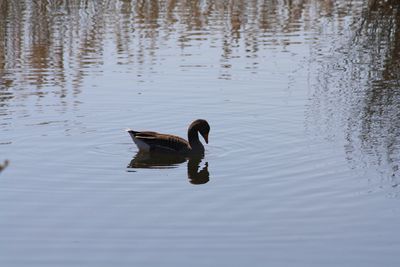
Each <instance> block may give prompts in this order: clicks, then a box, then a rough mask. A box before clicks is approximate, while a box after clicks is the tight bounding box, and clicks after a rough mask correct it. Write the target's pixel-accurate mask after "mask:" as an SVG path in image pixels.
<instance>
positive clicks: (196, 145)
mask: <svg viewBox="0 0 400 267" xmlns="http://www.w3.org/2000/svg"><path fill="white" fill-rule="evenodd" d="M188 139H189V144H190V146H191V148H192V150H193V151H194V152H200V153H204V146H203V144H202V143H201V142H200V140H199V131H198V130H197V129H195V128H189V130H188Z"/></svg>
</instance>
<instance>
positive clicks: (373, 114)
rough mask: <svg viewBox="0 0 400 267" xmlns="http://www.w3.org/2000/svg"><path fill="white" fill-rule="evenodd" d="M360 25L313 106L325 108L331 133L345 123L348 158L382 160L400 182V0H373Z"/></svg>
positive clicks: (324, 77)
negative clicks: (336, 126)
mask: <svg viewBox="0 0 400 267" xmlns="http://www.w3.org/2000/svg"><path fill="white" fill-rule="evenodd" d="M355 25H356V27H357V28H355V29H354V31H353V34H352V36H351V43H350V45H348V44H346V45H344V46H343V47H342V48H341V49H340V50H338V51H340V52H339V53H338V54H337V56H335V57H332V58H335V59H334V60H332V59H330V60H327V62H326V63H325V64H323V65H322V67H321V72H320V74H319V76H318V77H317V78H318V82H317V87H316V91H315V94H314V98H313V102H314V104H313V108H314V109H315V110H313V111H312V112H313V113H314V114H324V115H323V116H322V117H321V118H319V119H318V118H317V117H316V116H315V118H317V119H318V120H320V122H321V123H320V124H319V125H323V124H325V126H324V127H326V132H327V133H329V134H332V133H334V131H332V130H333V129H332V128H334V127H335V125H343V127H344V129H343V130H344V133H343V134H344V138H345V142H346V144H345V149H346V153H347V160H348V161H349V162H350V163H351V164H352V165H353V166H357V165H361V167H362V168H364V167H367V168H368V167H371V166H376V167H377V168H378V171H379V172H380V173H383V174H384V176H385V177H388V178H389V184H390V185H391V186H393V187H397V185H398V184H400V180H399V179H400V171H399V162H400V116H399V115H400V104H399V103H400V64H399V62H400V2H399V1H397V0H389V1H378V0H369V1H368V2H367V3H366V5H365V8H364V11H363V13H362V17H361V20H359V22H358V23H355ZM333 110H334V111H335V112H332V111H333ZM323 121H324V122H323ZM338 121H339V122H338ZM338 134H340V133H338ZM385 180H386V182H385V183H387V178H386V179H385Z"/></svg>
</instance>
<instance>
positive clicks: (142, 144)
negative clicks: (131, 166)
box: [127, 120, 210, 154]
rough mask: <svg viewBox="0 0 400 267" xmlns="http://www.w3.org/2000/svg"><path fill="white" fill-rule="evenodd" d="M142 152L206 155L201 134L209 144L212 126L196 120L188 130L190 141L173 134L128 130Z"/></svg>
mask: <svg viewBox="0 0 400 267" xmlns="http://www.w3.org/2000/svg"><path fill="white" fill-rule="evenodd" d="M127 132H128V133H129V135H130V136H131V137H132V140H133V142H135V144H136V145H137V147H138V148H139V150H140V151H148V152H150V151H157V152H167V153H178V154H204V146H203V144H202V143H201V142H200V140H199V135H198V133H200V134H201V135H202V136H203V138H204V140H205V141H206V143H208V133H209V132H210V126H209V125H208V123H207V121H205V120H195V121H194V122H192V124H190V126H189V129H188V140H189V141H186V140H185V139H183V138H182V137H179V136H176V135H172V134H162V133H157V132H149V131H134V130H131V129H129V130H127Z"/></svg>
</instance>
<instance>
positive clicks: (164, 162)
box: [128, 151, 210, 184]
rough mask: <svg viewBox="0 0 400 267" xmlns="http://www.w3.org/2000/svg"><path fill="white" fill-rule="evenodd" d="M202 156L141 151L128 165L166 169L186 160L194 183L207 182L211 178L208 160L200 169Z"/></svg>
mask: <svg viewBox="0 0 400 267" xmlns="http://www.w3.org/2000/svg"><path fill="white" fill-rule="evenodd" d="M202 159H203V158H202V157H189V158H186V157H183V156H181V155H178V154H172V155H171V154H165V153H155V152H143V151H139V152H138V153H137V154H136V155H135V156H134V158H133V159H132V160H131V162H130V163H129V165H128V168H132V169H165V168H176V167H178V166H179V165H180V164H182V163H184V162H186V161H187V162H188V163H187V175H188V179H189V182H190V183H192V184H205V183H207V182H208V181H209V180H210V174H209V172H208V162H205V164H204V167H203V168H202V169H201V170H200V171H199V168H200V163H201V161H202Z"/></svg>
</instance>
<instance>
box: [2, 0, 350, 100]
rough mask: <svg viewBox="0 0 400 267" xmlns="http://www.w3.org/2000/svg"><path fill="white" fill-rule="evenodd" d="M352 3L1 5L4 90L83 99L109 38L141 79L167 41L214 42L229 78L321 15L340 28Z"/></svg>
mask: <svg viewBox="0 0 400 267" xmlns="http://www.w3.org/2000/svg"><path fill="white" fill-rule="evenodd" d="M348 2H350V3H351V2H352V1H345V0H343V1H334V0H325V1H319V0H297V1H296V0H291V1H276V0H252V1H245V0H237V1H225V0H214V1H209V0H207V1H200V0H195V1H186V0H140V1H133V0H132V1H130V0H123V1H108V0H99V1H86V0H75V1H67V0H63V1H48V0H36V1H30V0H19V1H14V0H2V1H0V85H1V86H5V87H9V86H19V87H21V86H24V85H26V84H30V85H33V86H37V87H38V88H40V87H43V86H56V87H58V88H61V89H60V90H59V91H57V92H56V93H58V94H59V95H60V97H65V96H66V94H68V93H69V92H68V91H67V90H66V89H65V88H70V87H72V88H74V89H73V92H72V93H73V94H78V93H79V90H78V88H80V87H81V85H82V82H83V80H84V78H85V76H87V75H89V74H93V73H96V72H101V65H102V64H103V63H104V50H105V44H106V43H107V41H109V40H110V39H111V40H112V45H113V46H114V50H115V51H116V53H117V54H118V55H120V57H119V58H118V59H117V63H118V64H134V65H137V66H136V67H137V68H135V71H136V72H137V73H136V74H137V75H138V76H140V75H141V73H142V72H143V68H144V66H146V67H147V68H151V66H152V65H154V64H157V61H158V60H159V59H158V58H157V57H156V53H155V52H156V50H157V49H158V48H159V45H160V43H162V42H163V41H164V40H168V39H170V38H176V44H177V46H178V47H180V48H182V49H184V48H185V47H188V46H192V45H193V44H195V43H196V42H198V41H202V40H205V39H207V38H209V37H210V36H212V37H215V38H214V39H215V40H214V41H213V43H214V44H213V46H215V43H217V42H218V43H219V44H220V45H218V46H219V47H221V52H220V55H221V69H222V70H223V73H224V74H226V75H227V77H229V73H227V72H229V70H227V69H229V67H227V66H230V64H231V62H230V61H231V59H232V58H235V57H238V56H243V53H244V55H246V56H247V57H249V58H257V57H258V54H259V51H260V50H261V47H263V46H288V45H291V39H290V38H289V37H285V35H288V34H289V33H295V32H298V31H300V30H306V31H309V30H311V29H312V28H313V27H315V26H316V25H319V20H320V19H321V17H324V16H327V17H330V16H333V14H336V15H337V16H335V18H338V19H339V24H340V18H341V17H344V16H346V14H348V13H349V8H350V7H349V5H347V3H348ZM173 33H177V35H174V34H173ZM171 36H173V37H171ZM240 40H243V42H242V43H243V46H244V47H243V48H244V49H243V50H238V47H239V46H240V45H241V44H240ZM108 43H109V42H108Z"/></svg>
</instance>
